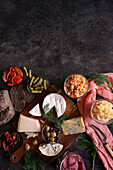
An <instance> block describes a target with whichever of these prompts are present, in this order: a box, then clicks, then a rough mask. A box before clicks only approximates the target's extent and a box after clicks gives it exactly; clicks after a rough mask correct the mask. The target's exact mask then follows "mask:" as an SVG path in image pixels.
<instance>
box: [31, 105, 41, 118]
mask: <svg viewBox="0 0 113 170" xmlns="http://www.w3.org/2000/svg"><path fill="white" fill-rule="evenodd" d="M29 113H30V114H31V115H33V116H42V114H41V110H40V106H39V103H38V104H37V105H36V106H35V107H33V109H32V110H30V111H29Z"/></svg>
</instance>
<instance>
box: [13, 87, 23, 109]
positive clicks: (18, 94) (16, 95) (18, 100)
mask: <svg viewBox="0 0 113 170" xmlns="http://www.w3.org/2000/svg"><path fill="white" fill-rule="evenodd" d="M10 95H11V101H12V104H13V107H14V109H15V111H17V112H21V111H22V110H23V109H24V108H25V100H24V96H25V93H24V91H22V90H21V89H19V87H16V86H15V87H12V88H11V90H10Z"/></svg>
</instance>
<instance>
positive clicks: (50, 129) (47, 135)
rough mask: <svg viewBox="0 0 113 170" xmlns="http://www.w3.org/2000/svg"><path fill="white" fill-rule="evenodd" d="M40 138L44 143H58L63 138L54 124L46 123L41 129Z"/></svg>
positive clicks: (59, 129)
mask: <svg viewBox="0 0 113 170" xmlns="http://www.w3.org/2000/svg"><path fill="white" fill-rule="evenodd" d="M42 137H43V139H44V140H45V141H46V142H56V143H58V142H60V141H61V140H62V137H63V131H62V128H61V127H57V125H56V124H53V123H48V124H46V125H45V126H44V127H43V129H42Z"/></svg>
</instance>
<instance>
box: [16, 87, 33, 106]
mask: <svg viewBox="0 0 113 170" xmlns="http://www.w3.org/2000/svg"><path fill="white" fill-rule="evenodd" d="M19 89H21V90H22V91H23V92H24V93H25V96H24V100H25V102H26V103H30V102H32V101H33V100H34V98H35V95H34V94H32V93H30V92H29V91H28V90H27V88H26V86H25V85H20V86H19Z"/></svg>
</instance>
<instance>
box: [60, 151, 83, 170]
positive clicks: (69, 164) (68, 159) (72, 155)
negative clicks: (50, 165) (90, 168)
mask: <svg viewBox="0 0 113 170" xmlns="http://www.w3.org/2000/svg"><path fill="white" fill-rule="evenodd" d="M71 168H72V169H77V168H78V169H80V170H86V168H85V164H84V161H83V159H82V158H81V156H80V155H79V154H78V153H76V152H70V151H67V152H66V153H65V154H64V156H63V158H62V161H61V164H60V170H65V169H67V170H68V169H71Z"/></svg>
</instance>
